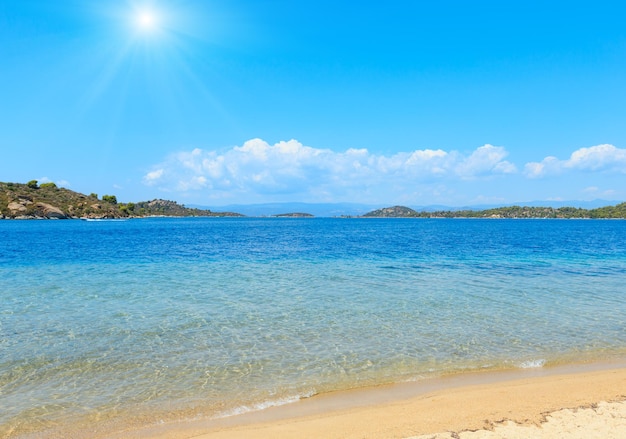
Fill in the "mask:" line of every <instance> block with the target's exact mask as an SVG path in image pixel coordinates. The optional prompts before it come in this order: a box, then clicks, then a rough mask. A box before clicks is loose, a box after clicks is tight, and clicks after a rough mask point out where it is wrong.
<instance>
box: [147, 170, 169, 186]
mask: <svg viewBox="0 0 626 439" xmlns="http://www.w3.org/2000/svg"><path fill="white" fill-rule="evenodd" d="M164 172H165V171H164V170H163V169H155V170H154V171H151V172H148V173H147V174H146V175H144V176H143V182H144V183H145V184H147V185H148V186H152V185H154V184H156V183H157V182H158V181H159V180H160V179H161V178H162V177H163V173H164Z"/></svg>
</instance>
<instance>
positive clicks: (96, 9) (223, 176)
mask: <svg viewBox="0 0 626 439" xmlns="http://www.w3.org/2000/svg"><path fill="white" fill-rule="evenodd" d="M624 16H626V4H625V3H623V2H618V1H612V2H607V1H602V0H600V1H593V2H591V1H587V2H577V1H541V2H540V1H528V0H527V1H505V2H503V1H480V0H476V1H445V0H443V1H436V2H435V1H419V0H414V1H385V2H382V1H366V0H364V1H360V2H351V1H350V2H349V1H336V0H334V1H329V0H315V1H306V0H301V1H287V0H220V1H211V0H206V1H205V0H202V1H200V0H195V1H192V0H188V1H184V0H160V1H157V0H152V1H149V0H146V1H131V0H118V1H107V0H101V1H98V2H85V1H82V0H81V1H78V0H76V1H74V0H55V1H49V0H0V59H1V60H2V61H1V65H0V121H1V122H0V151H1V158H0V181H16V182H26V181H29V180H31V179H37V180H40V181H53V182H56V183H57V184H59V185H62V186H64V187H68V188H70V189H73V190H76V191H79V192H85V193H91V192H96V193H98V194H100V195H103V194H114V195H116V196H117V197H118V199H119V200H121V201H140V200H148V199H153V198H166V199H172V200H176V201H179V202H181V203H185V204H201V205H207V206H222V205H227V204H233V203H244V204H247V203H264V202H289V201H303V202H360V203H372V204H382V205H391V204H406V205H410V206H420V205H429V204H445V205H449V206H464V205H472V204H485V203H489V204H506V203H513V202H523V201H531V200H592V199H605V200H617V201H622V200H626V129H625V127H626V27H625V26H624V25H623V18H624Z"/></svg>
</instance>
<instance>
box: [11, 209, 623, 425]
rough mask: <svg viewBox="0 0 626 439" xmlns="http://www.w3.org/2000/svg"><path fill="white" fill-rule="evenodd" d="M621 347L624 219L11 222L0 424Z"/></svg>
mask: <svg viewBox="0 0 626 439" xmlns="http://www.w3.org/2000/svg"><path fill="white" fill-rule="evenodd" d="M624 357H626V221H610V220H495V219H494V220H479V219H475V220H470V219H356V218H354V219H340V218H313V219H310V218H298V219H290V218H258V219H255V218H183V219H180V218H178V219H176V218H150V219H132V220H128V221H102V222H88V221H79V220H66V221H36V220H34V221H10V220H6V221H0V437H22V436H23V437H27V436H28V437H30V434H29V433H35V436H33V437H48V436H49V437H55V435H58V436H62V435H63V432H64V431H69V429H71V428H77V429H80V428H83V429H84V428H85V426H89V428H97V426H98V425H102V426H105V425H108V427H106V428H111V426H115V428H118V429H121V428H124V427H125V426H131V425H133V426H136V425H144V424H145V425H150V424H156V423H159V422H167V421H170V420H177V419H198V418H214V417H223V416H231V415H235V414H238V413H244V412H248V411H253V410H261V409H263V408H266V407H270V406H273V405H280V404H287V403H289V402H292V401H296V400H298V399H301V398H306V397H310V396H313V395H316V394H322V393H325V392H331V391H335V390H346V389H352V388H358V387H365V386H371V385H378V384H383V383H398V382H404V381H417V380H427V379H429V378H433V377H438V376H442V375H446V374H450V373H459V372H464V371H476V370H485V369H486V370H489V369H493V370H499V369H518V368H540V367H549V366H550V365H557V364H568V363H577V362H592V361H601V360H611V359H617V358H624ZM81 426H82V427H81ZM103 428H104V427H103ZM83 431H84V430H83Z"/></svg>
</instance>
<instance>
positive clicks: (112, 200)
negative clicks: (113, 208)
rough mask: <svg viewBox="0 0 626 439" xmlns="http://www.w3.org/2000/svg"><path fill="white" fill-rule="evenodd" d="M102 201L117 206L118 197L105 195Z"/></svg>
mask: <svg viewBox="0 0 626 439" xmlns="http://www.w3.org/2000/svg"><path fill="white" fill-rule="evenodd" d="M102 201H106V202H107V203H111V204H117V197H116V196H115V195H103V196H102Z"/></svg>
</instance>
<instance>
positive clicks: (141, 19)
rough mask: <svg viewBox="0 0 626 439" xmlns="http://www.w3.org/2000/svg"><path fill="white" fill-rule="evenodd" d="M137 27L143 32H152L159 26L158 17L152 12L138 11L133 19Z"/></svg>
mask: <svg viewBox="0 0 626 439" xmlns="http://www.w3.org/2000/svg"><path fill="white" fill-rule="evenodd" d="M135 23H136V25H137V27H138V28H139V29H141V30H143V31H150V30H154V29H156V28H157V27H158V25H159V20H158V16H157V14H156V13H155V12H154V11H150V10H144V11H139V12H138V13H137V16H136V17H135Z"/></svg>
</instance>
